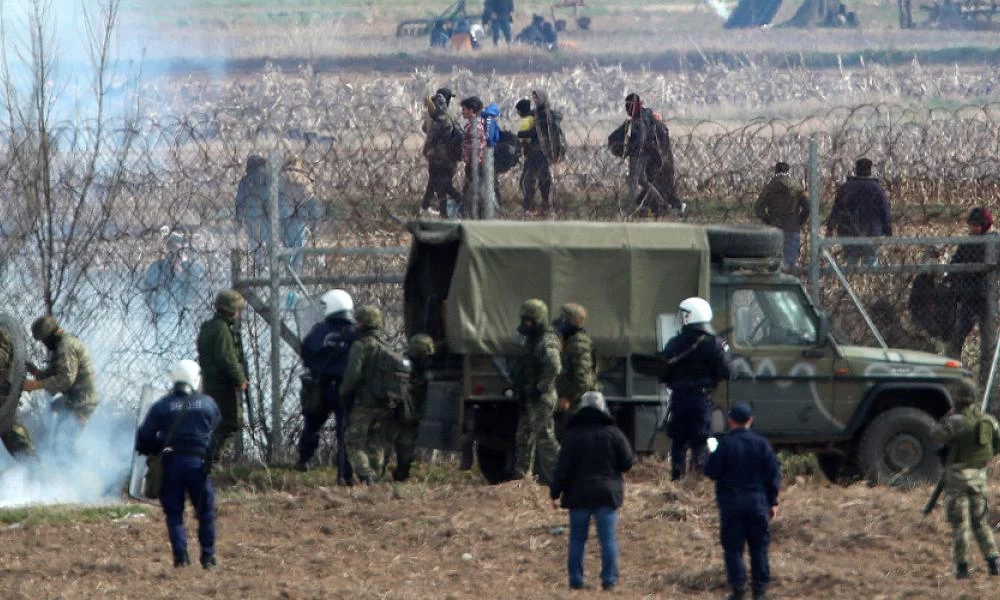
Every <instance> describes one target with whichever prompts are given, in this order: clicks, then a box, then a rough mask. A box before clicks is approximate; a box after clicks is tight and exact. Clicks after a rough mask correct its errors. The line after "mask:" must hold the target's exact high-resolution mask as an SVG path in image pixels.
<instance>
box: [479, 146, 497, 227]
mask: <svg viewBox="0 0 1000 600" xmlns="http://www.w3.org/2000/svg"><path fill="white" fill-rule="evenodd" d="M493 156H494V149H493V148H490V147H489V146H486V151H485V152H484V154H483V183H482V185H483V194H482V198H483V209H482V211H480V213H479V214H480V215H482V217H483V218H484V219H492V218H493V208H494V207H495V206H496V188H495V187H494V186H493V182H494V181H496V179H495V175H494V174H493V168H494V165H493Z"/></svg>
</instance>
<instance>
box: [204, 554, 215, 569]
mask: <svg viewBox="0 0 1000 600" xmlns="http://www.w3.org/2000/svg"><path fill="white" fill-rule="evenodd" d="M215 564H216V563H215V555H214V554H205V553H202V555H201V568H203V569H206V570H211V569H214V568H215Z"/></svg>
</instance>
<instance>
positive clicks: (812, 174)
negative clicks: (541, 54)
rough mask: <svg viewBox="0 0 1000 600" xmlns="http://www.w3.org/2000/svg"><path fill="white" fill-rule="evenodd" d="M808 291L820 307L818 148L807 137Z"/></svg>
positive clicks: (812, 140) (813, 139) (813, 140)
mask: <svg viewBox="0 0 1000 600" xmlns="http://www.w3.org/2000/svg"><path fill="white" fill-rule="evenodd" d="M808 179H809V293H810V294H812V300H813V304H814V305H816V307H817V308H819V307H820V299H821V298H820V293H819V269H820V258H819V257H820V250H821V248H820V241H819V188H820V183H819V148H818V144H817V143H816V138H809V177H808Z"/></svg>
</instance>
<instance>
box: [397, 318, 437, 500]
mask: <svg viewBox="0 0 1000 600" xmlns="http://www.w3.org/2000/svg"><path fill="white" fill-rule="evenodd" d="M406 355H407V357H409V359H410V409H411V410H410V414H409V415H406V414H400V413H398V412H397V414H396V415H394V416H393V420H392V424H391V426H390V433H389V435H390V438H391V439H392V441H393V446H394V447H395V450H396V468H395V469H393V471H392V478H393V479H394V480H396V481H406V480H407V479H409V478H410V465H412V464H413V459H414V458H415V457H416V450H417V433H419V430H420V420H421V419H423V417H424V408H425V407H426V406H427V377H428V372H427V368H428V366H429V365H430V362H431V357H432V356H434V340H433V339H431V336H429V335H427V334H424V333H418V334H416V335H414V336H412V337H410V340H409V343H408V344H407V349H406Z"/></svg>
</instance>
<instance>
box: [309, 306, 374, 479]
mask: <svg viewBox="0 0 1000 600" xmlns="http://www.w3.org/2000/svg"><path fill="white" fill-rule="evenodd" d="M320 302H321V303H322V304H323V312H324V315H325V316H324V318H323V320H322V321H320V322H319V323H317V324H315V325H313V328H312V329H311V330H310V331H309V333H308V335H306V337H305V339H304V340H303V341H302V362H303V363H305V366H306V369H308V371H309V376H310V377H311V378H312V380H313V382H314V383H315V385H318V386H319V388H320V394H321V395H322V402H321V406H319V407H317V408H315V409H305V408H303V411H302V417H303V421H304V423H303V425H302V437H301V438H299V462H298V463H296V465H295V468H296V469H298V470H299V471H308V470H309V461H310V460H312V457H313V454H315V453H316V448H317V447H319V433H320V430H322V429H323V425H324V424H325V423H326V421H327V419H329V418H330V413H331V412H332V413H333V418H334V421H335V423H334V426H335V428H336V429H335V431H336V435H337V482H338V483H340V484H342V485H350V484H351V480H352V479H353V476H354V475H353V472H352V469H351V462H350V461H349V460H348V459H347V444H346V442H345V437H346V435H345V434H346V432H347V419H348V414H347V407H346V406H344V404H343V403H342V402H341V401H340V394H339V393H338V387H339V385H340V382H341V380H342V379H343V377H344V371H345V370H346V369H347V357H348V355H349V354H350V350H351V344H353V343H354V341H355V340H357V339H358V332H357V329H356V328H355V326H354V300H353V299H352V298H351V296H350V294H348V293H347V292H345V291H344V290H330V291H328V292H327V293H325V294H323V296H322V297H321V298H320Z"/></svg>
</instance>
